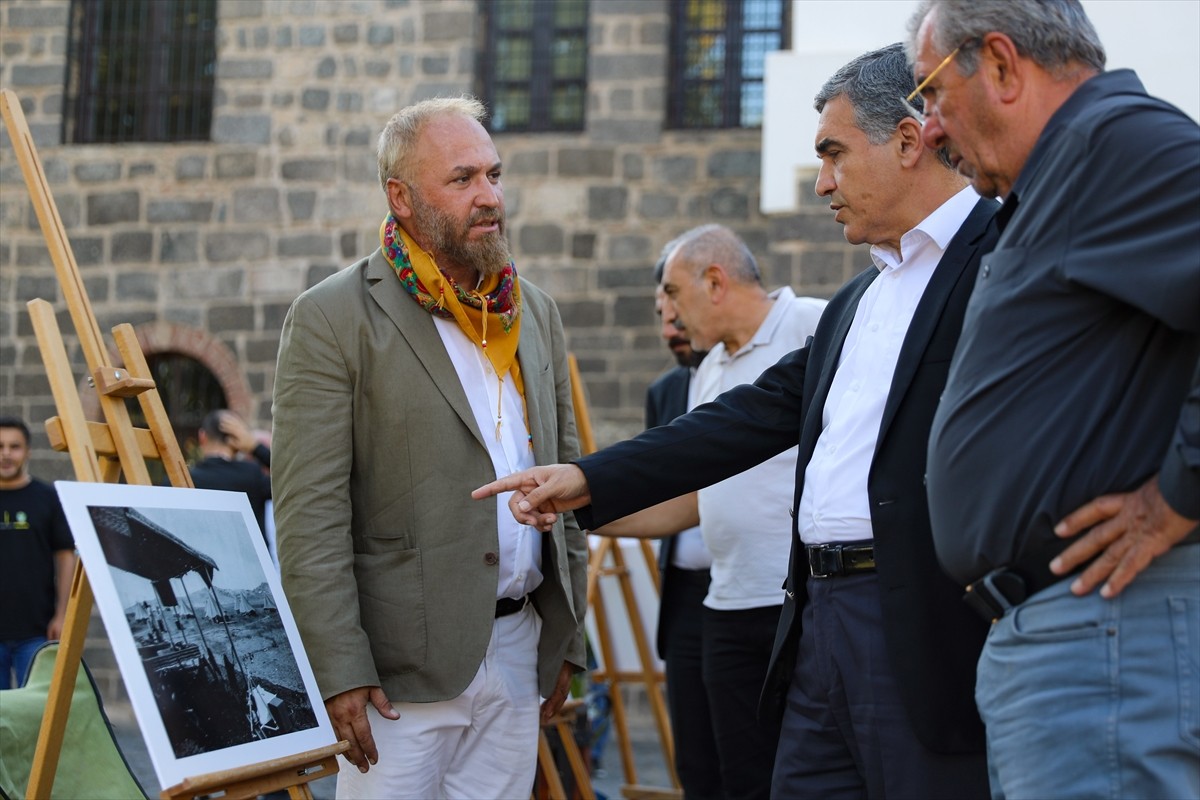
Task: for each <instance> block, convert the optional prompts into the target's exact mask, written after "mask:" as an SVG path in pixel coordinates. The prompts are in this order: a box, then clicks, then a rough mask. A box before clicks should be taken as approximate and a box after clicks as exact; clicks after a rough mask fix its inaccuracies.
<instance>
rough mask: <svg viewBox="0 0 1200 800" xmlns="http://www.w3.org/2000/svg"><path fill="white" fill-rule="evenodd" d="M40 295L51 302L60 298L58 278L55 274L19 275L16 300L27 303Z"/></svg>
mask: <svg viewBox="0 0 1200 800" xmlns="http://www.w3.org/2000/svg"><path fill="white" fill-rule="evenodd" d="M37 297H40V298H42V299H43V300H47V301H49V302H51V303H53V302H54V301H56V300H57V299H58V280H57V279H56V278H55V277H54V276H53V275H19V276H17V296H16V300H17V301H18V302H20V303H25V302H28V301H30V300H33V299H34V298H37Z"/></svg>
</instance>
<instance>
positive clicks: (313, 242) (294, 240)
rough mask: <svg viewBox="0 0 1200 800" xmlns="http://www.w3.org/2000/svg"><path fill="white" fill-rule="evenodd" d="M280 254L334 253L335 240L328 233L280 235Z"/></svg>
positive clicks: (288, 255)
mask: <svg viewBox="0 0 1200 800" xmlns="http://www.w3.org/2000/svg"><path fill="white" fill-rule="evenodd" d="M278 254H279V255H280V256H281V257H284V258H289V257H302V256H320V257H324V258H329V257H330V256H332V255H333V241H332V240H331V239H330V236H329V234H326V233H297V234H287V235H283V236H280V237H279V245H278Z"/></svg>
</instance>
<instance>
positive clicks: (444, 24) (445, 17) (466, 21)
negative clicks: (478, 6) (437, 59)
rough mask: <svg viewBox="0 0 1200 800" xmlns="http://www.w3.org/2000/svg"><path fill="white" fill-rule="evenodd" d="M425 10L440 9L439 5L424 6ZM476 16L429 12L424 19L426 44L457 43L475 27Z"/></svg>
mask: <svg viewBox="0 0 1200 800" xmlns="http://www.w3.org/2000/svg"><path fill="white" fill-rule="evenodd" d="M422 6H423V8H428V9H433V8H438V7H439V6H438V4H436V3H429V4H422ZM474 16H475V15H474V14H473V13H471V12H469V11H441V10H439V11H427V12H426V13H425V14H424V15H423V16H422V17H421V22H422V27H423V28H424V29H425V42H426V43H433V42H457V41H458V40H460V39H461V38H462V37H463V36H464V35H465V34H466V33H467V32H469V31H471V30H473V29H474V27H475V19H474Z"/></svg>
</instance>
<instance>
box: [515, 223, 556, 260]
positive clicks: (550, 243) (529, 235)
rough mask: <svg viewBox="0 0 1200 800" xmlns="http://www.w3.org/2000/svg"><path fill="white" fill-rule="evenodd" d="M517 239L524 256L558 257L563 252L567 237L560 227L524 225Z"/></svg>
mask: <svg viewBox="0 0 1200 800" xmlns="http://www.w3.org/2000/svg"><path fill="white" fill-rule="evenodd" d="M517 239H518V241H519V243H520V244H519V246H520V248H521V253H522V255H525V256H557V255H561V254H562V252H563V243H564V240H565V236H564V234H563V229H562V228H561V227H560V226H558V225H553V224H545V225H522V226H521V229H520V233H519V234H518V237H517Z"/></svg>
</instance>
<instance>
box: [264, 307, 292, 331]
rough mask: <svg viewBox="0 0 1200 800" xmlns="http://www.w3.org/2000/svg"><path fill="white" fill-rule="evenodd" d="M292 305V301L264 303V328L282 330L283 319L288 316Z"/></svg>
mask: <svg viewBox="0 0 1200 800" xmlns="http://www.w3.org/2000/svg"><path fill="white" fill-rule="evenodd" d="M291 307H292V304H291V303H264V304H263V307H262V312H263V326H262V329H263V330H264V331H274V332H278V331H280V330H282V329H283V320H284V318H285V317H286V316H287V312H288V309H289V308H291Z"/></svg>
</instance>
